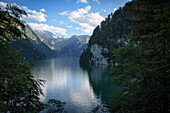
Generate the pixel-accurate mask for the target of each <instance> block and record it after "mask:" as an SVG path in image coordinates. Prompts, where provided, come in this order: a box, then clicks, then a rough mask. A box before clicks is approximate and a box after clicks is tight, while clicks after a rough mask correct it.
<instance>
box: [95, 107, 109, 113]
mask: <svg viewBox="0 0 170 113" xmlns="http://www.w3.org/2000/svg"><path fill="white" fill-rule="evenodd" d="M92 113H109V109H108V106H106V105H98V106H97V107H95V108H93V110H92Z"/></svg>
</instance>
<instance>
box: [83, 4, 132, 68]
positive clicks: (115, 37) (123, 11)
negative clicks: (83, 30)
mask: <svg viewBox="0 0 170 113" xmlns="http://www.w3.org/2000/svg"><path fill="white" fill-rule="evenodd" d="M132 8H133V6H132V2H128V3H126V4H125V6H124V7H122V8H119V9H118V10H117V11H115V13H114V14H113V13H111V14H109V15H108V16H107V17H106V18H105V20H104V21H102V22H101V24H100V25H98V26H97V27H96V28H95V29H94V31H93V34H92V36H91V37H90V40H89V44H88V47H87V49H86V50H85V51H84V52H83V53H82V54H81V56H80V62H84V63H89V64H108V65H112V64H114V63H115V61H114V58H113V57H112V56H113V52H114V48H118V47H119V46H124V45H126V43H124V41H123V40H124V39H126V34H129V33H130V32H132V31H131V24H130V23H131V21H130V19H133V14H132Z"/></svg>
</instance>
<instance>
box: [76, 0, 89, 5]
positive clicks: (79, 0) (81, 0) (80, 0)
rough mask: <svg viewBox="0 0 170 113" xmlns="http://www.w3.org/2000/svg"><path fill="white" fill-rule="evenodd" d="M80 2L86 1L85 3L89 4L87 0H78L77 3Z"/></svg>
mask: <svg viewBox="0 0 170 113" xmlns="http://www.w3.org/2000/svg"><path fill="white" fill-rule="evenodd" d="M78 3H85V4H87V0H78V1H77V4H78Z"/></svg>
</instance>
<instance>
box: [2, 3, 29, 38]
mask: <svg viewBox="0 0 170 113" xmlns="http://www.w3.org/2000/svg"><path fill="white" fill-rule="evenodd" d="M22 15H27V14H26V12H25V11H23V10H21V9H20V8H19V7H17V6H9V5H7V7H6V8H0V41H9V39H10V38H11V37H12V38H22V37H23V36H24V33H23V32H22V31H21V30H20V29H19V27H20V28H21V29H24V28H25V25H24V23H23V22H22V21H21V20H20V17H21V16H22Z"/></svg>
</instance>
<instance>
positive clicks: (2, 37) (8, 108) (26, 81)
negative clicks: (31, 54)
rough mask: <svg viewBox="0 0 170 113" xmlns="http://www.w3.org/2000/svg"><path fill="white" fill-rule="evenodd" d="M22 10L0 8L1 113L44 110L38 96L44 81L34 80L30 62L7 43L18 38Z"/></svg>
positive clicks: (19, 35) (20, 34)
mask: <svg viewBox="0 0 170 113" xmlns="http://www.w3.org/2000/svg"><path fill="white" fill-rule="evenodd" d="M23 14H24V15H26V13H25V11H23V10H20V9H19V8H18V7H17V6H7V7H6V8H4V9H2V8H1V9H0V112H38V111H41V110H42V109H43V103H41V102H40V101H39V97H38V96H39V95H40V94H43V93H42V89H41V86H42V85H43V82H44V81H43V80H35V78H34V77H33V76H32V74H31V71H30V68H31V67H32V64H31V63H28V62H23V61H22V59H21V56H20V54H19V52H15V51H13V50H12V49H11V46H10V45H9V42H8V41H9V40H10V38H21V37H22V36H23V35H24V34H23V32H22V31H21V30H20V29H19V27H20V28H22V29H23V28H24V27H25V26H24V24H23V22H21V21H20V17H21V15H23Z"/></svg>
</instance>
